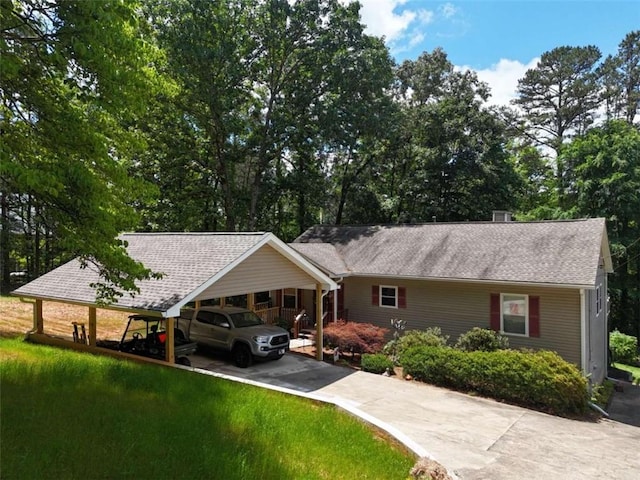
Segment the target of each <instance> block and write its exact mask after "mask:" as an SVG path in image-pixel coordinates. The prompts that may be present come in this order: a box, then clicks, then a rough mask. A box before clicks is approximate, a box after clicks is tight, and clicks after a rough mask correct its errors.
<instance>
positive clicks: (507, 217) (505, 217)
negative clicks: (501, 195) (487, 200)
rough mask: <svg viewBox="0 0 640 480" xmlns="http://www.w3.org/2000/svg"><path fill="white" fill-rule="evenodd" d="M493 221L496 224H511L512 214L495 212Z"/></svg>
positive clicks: (503, 211) (500, 211)
mask: <svg viewBox="0 0 640 480" xmlns="http://www.w3.org/2000/svg"><path fill="white" fill-rule="evenodd" d="M493 221H494V222H510V221H511V212H508V211H506V210H494V211H493Z"/></svg>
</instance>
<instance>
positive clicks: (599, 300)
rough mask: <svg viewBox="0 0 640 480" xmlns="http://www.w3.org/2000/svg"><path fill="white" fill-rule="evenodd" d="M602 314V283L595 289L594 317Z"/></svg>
mask: <svg viewBox="0 0 640 480" xmlns="http://www.w3.org/2000/svg"><path fill="white" fill-rule="evenodd" d="M601 313H602V283H599V284H598V286H597V287H596V317H599V316H600V314H601Z"/></svg>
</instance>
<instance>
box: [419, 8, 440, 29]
mask: <svg viewBox="0 0 640 480" xmlns="http://www.w3.org/2000/svg"><path fill="white" fill-rule="evenodd" d="M416 14H417V19H418V21H419V22H420V23H421V24H422V25H428V24H430V23H431V22H433V17H434V16H435V15H434V13H433V12H432V11H431V10H424V9H420V10H418V11H417V12H416Z"/></svg>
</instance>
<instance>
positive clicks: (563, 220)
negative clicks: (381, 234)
mask: <svg viewBox="0 0 640 480" xmlns="http://www.w3.org/2000/svg"><path fill="white" fill-rule="evenodd" d="M603 218H604V217H586V218H558V219H545V220H521V221H518V220H510V221H506V222H496V221H493V220H470V221H464V222H463V221H460V222H418V223H371V224H361V225H334V224H316V225H313V226H312V227H310V228H367V227H422V226H426V225H439V226H443V225H505V224H513V225H531V224H535V223H571V222H587V221H590V220H601V219H603Z"/></svg>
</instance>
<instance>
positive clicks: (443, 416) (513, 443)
mask: <svg viewBox="0 0 640 480" xmlns="http://www.w3.org/2000/svg"><path fill="white" fill-rule="evenodd" d="M192 361H193V365H194V367H197V368H201V369H206V370H207V371H213V372H215V373H214V374H216V375H222V376H228V377H229V378H232V379H236V380H239V381H245V382H250V383H256V384H260V385H262V386H267V387H269V388H278V389H286V390H290V391H292V392H293V393H297V394H302V395H307V396H309V395H310V396H312V397H313V398H321V399H324V400H327V401H330V402H333V403H336V404H338V405H341V406H343V407H346V408H347V409H350V410H352V411H353V412H355V413H358V412H362V414H363V416H364V418H365V419H367V420H373V421H374V423H378V424H380V425H381V426H383V427H388V428H387V429H388V430H389V431H391V432H392V433H399V436H400V437H401V438H402V439H403V440H408V443H409V445H410V446H413V447H414V451H418V452H419V453H424V452H426V453H428V454H429V456H431V457H432V458H434V459H435V460H437V461H438V462H440V463H442V464H443V465H444V466H445V467H447V468H448V469H449V470H450V471H452V472H454V473H455V474H457V475H458V476H459V477H460V478H461V479H492V480H500V479H505V480H506V479H519V478H527V479H544V480H549V479H555V478H562V479H584V478H607V479H620V480H623V479H629V480H631V479H634V480H636V479H638V478H640V428H638V427H636V426H631V425H627V424H624V423H620V422H616V421H612V420H601V421H599V422H597V423H596V422H583V421H576V420H569V419H565V418H559V417H554V416H551V415H546V414H543V413H539V412H535V411H532V410H527V409H524V408H519V407H514V406H511V405H506V404H501V403H499V402H495V401H492V400H488V399H483V398H476V397H473V396H469V395H464V394H460V393H457V392H452V391H449V390H445V389H442V388H438V387H433V386H429V385H425V384H420V383H417V382H406V381H404V380H400V379H397V378H389V377H383V376H380V375H373V374H369V373H364V372H358V371H354V370H351V369H348V368H345V367H336V366H332V365H328V364H326V363H323V362H317V361H315V360H311V359H309V358H306V357H303V356H300V355H295V354H288V355H285V357H284V358H282V359H281V360H279V361H277V362H266V363H258V364H256V365H254V366H252V367H251V368H249V369H240V368H237V367H235V366H233V365H232V364H230V363H229V361H228V360H226V359H221V358H216V357H204V356H201V355H194V356H192ZM636 401H637V402H638V403H636V404H633V403H630V404H629V405H628V407H626V408H632V409H633V408H636V409H640V397H637V398H636ZM421 449H422V451H421Z"/></svg>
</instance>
